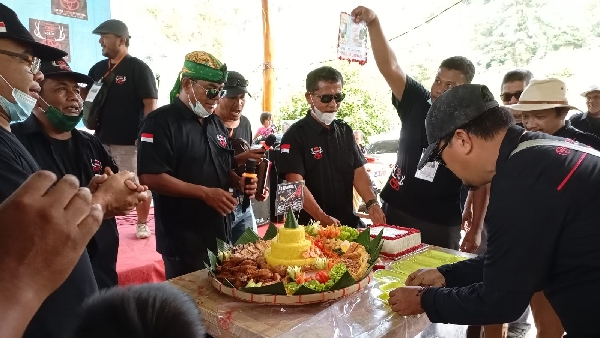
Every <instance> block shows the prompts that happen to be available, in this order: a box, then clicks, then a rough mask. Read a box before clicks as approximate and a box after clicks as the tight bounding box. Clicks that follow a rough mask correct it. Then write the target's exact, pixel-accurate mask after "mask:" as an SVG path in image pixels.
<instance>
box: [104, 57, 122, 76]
mask: <svg viewBox="0 0 600 338" xmlns="http://www.w3.org/2000/svg"><path fill="white" fill-rule="evenodd" d="M124 58H125V55H123V56H122V57H121V58H120V59H119V61H117V63H115V65H114V66H112V68H111V67H110V59H108V70H107V71H106V73H105V74H104V75H103V76H102V79H104V78H105V77H106V75H108V74H110V72H112V71H113V70H114V69H115V68H117V66H118V65H119V63H121V61H123V59H124ZM102 79H100V80H102Z"/></svg>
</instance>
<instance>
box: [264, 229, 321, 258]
mask: <svg viewBox="0 0 600 338" xmlns="http://www.w3.org/2000/svg"><path fill="white" fill-rule="evenodd" d="M311 246H312V242H311V241H310V240H308V239H306V233H305V231H304V227H302V226H299V225H298V222H297V221H296V218H295V217H287V218H286V219H285V224H284V226H283V227H282V228H279V229H278V230H277V236H276V237H275V238H273V239H272V240H271V247H270V248H268V249H266V250H265V259H266V260H267V263H269V265H270V266H277V265H283V266H304V265H313V264H315V261H316V260H317V257H319V256H320V253H319V252H316V251H317V250H318V248H314V250H313V251H315V252H314V254H312V255H311Z"/></svg>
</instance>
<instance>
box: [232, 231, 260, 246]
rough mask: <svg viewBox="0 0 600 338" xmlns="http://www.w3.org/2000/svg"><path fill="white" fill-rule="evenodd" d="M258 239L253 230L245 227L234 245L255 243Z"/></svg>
mask: <svg viewBox="0 0 600 338" xmlns="http://www.w3.org/2000/svg"><path fill="white" fill-rule="evenodd" d="M259 239H260V237H259V236H258V235H257V234H256V232H254V230H252V229H246V231H244V233H243V234H242V235H241V236H240V238H238V240H237V242H235V245H243V244H250V243H256V242H257V241H258V240H259Z"/></svg>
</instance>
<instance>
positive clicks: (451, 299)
mask: <svg viewBox="0 0 600 338" xmlns="http://www.w3.org/2000/svg"><path fill="white" fill-rule="evenodd" d="M532 139H552V140H563V139H561V138H558V137H555V136H551V135H547V134H543V133H530V132H525V130H524V129H522V128H519V127H517V126H513V127H510V129H509V130H508V132H507V133H506V135H505V137H504V140H503V141H502V144H501V146H500V152H499V156H498V160H497V162H496V175H495V176H494V177H493V180H492V184H491V195H490V204H489V206H488V209H487V214H486V217H485V223H486V224H487V230H488V244H487V252H486V253H485V254H483V255H480V256H478V257H477V258H473V259H469V260H466V261H463V262H460V263H456V264H451V265H444V266H442V267H440V268H438V270H439V271H440V272H441V273H442V274H443V275H444V277H445V279H446V288H430V289H428V290H427V291H425V292H424V293H423V297H422V300H421V304H422V306H423V309H425V311H426V313H427V316H428V317H429V319H430V320H431V321H432V322H443V323H454V324H464V325H468V324H497V323H506V322H511V321H514V320H516V319H517V318H518V317H519V316H520V315H521V314H523V311H524V310H525V308H526V307H527V305H528V304H529V301H530V300H531V297H532V295H533V294H534V293H535V292H537V291H541V290H543V291H544V293H545V295H546V297H547V298H548V300H549V301H550V304H551V305H552V307H553V308H554V310H555V311H556V313H557V314H558V316H559V317H560V320H561V322H562V324H563V326H564V328H565V330H566V332H567V333H568V336H569V337H597V336H598V325H597V323H596V322H597V320H598V315H599V314H600V312H599V310H598V304H600V293H599V292H598V285H600V246H599V245H598V243H600V227H599V226H598V221H599V220H600V158H598V157H596V156H593V155H591V154H586V153H582V152H579V151H576V150H572V149H568V148H564V147H556V146H535V147H531V148H527V149H524V150H521V151H520V152H518V153H516V154H514V155H513V156H512V157H510V158H509V155H510V154H511V152H512V151H513V150H514V149H515V148H517V146H518V145H519V143H520V142H523V141H527V140H532Z"/></svg>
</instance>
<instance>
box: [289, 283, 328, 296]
mask: <svg viewBox="0 0 600 338" xmlns="http://www.w3.org/2000/svg"><path fill="white" fill-rule="evenodd" d="M327 291H331V290H327ZM327 291H325V292H327ZM313 293H320V292H318V291H315V290H313V289H311V288H309V287H306V286H304V285H300V287H299V288H298V290H296V292H294V296H300V295H302V296H303V295H311V294H313Z"/></svg>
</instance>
